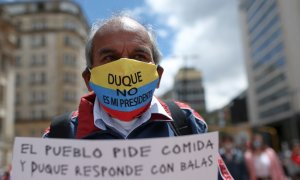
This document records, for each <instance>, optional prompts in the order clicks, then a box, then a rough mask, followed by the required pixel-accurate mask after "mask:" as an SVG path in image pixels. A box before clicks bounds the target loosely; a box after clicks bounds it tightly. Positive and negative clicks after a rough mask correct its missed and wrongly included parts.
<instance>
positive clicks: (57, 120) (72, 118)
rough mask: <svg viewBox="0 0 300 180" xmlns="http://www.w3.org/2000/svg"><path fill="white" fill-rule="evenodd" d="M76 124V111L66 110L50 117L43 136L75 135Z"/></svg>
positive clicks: (70, 136)
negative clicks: (66, 111)
mask: <svg viewBox="0 0 300 180" xmlns="http://www.w3.org/2000/svg"><path fill="white" fill-rule="evenodd" d="M77 124H78V111H72V112H68V113H65V114H62V115H59V116H56V117H54V118H53V119H52V121H51V124H50V126H49V127H47V128H46V130H45V131H44V134H43V136H42V137H43V138H51V137H58V138H59V137H61V136H62V137H69V138H72V137H74V135H75V131H76V128H77Z"/></svg>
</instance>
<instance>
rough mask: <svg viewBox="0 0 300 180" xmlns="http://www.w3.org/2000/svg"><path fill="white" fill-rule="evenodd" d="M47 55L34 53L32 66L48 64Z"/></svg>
mask: <svg viewBox="0 0 300 180" xmlns="http://www.w3.org/2000/svg"><path fill="white" fill-rule="evenodd" d="M46 57H47V56H46V55H44V54H42V55H32V56H31V62H30V65H31V66H44V65H46Z"/></svg>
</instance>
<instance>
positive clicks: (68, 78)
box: [64, 72, 76, 85]
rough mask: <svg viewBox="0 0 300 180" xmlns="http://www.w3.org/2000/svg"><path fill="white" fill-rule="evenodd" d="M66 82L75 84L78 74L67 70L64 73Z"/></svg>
mask: <svg viewBox="0 0 300 180" xmlns="http://www.w3.org/2000/svg"><path fill="white" fill-rule="evenodd" d="M64 82H65V83H66V84H72V85H75V84H76V75H75V74H74V73H70V72H66V73H65V74H64Z"/></svg>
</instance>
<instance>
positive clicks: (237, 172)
mask: <svg viewBox="0 0 300 180" xmlns="http://www.w3.org/2000/svg"><path fill="white" fill-rule="evenodd" d="M220 154H221V157H222V159H223V160H224V162H225V164H226V166H227V168H228V170H229V171H230V173H231V175H232V177H233V178H234V179H239V180H248V179H249V178H248V177H249V175H248V172H247V168H246V164H245V159H244V154H243V152H242V151H240V150H239V149H237V148H236V147H235V144H234V139H233V137H232V136H231V135H227V134H226V135H224V137H223V138H222V148H221V149H220Z"/></svg>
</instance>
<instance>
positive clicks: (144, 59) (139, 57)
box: [133, 54, 148, 61]
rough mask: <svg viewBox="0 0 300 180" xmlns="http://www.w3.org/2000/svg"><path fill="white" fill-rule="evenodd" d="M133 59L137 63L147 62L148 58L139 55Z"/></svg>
mask: <svg viewBox="0 0 300 180" xmlns="http://www.w3.org/2000/svg"><path fill="white" fill-rule="evenodd" d="M133 59H135V60H139V61H148V58H147V57H146V56H145V55H141V54H137V55H134V57H133Z"/></svg>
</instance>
